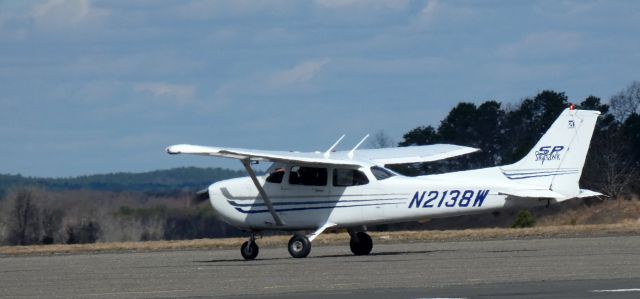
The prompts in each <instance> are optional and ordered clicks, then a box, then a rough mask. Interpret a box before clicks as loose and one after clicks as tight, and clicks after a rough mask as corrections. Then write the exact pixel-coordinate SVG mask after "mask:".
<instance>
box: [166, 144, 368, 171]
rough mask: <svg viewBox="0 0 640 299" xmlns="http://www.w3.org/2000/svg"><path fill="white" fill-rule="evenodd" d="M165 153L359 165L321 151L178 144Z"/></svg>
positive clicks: (168, 148)
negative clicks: (288, 150)
mask: <svg viewBox="0 0 640 299" xmlns="http://www.w3.org/2000/svg"><path fill="white" fill-rule="evenodd" d="M167 153H169V154H172V155H175V154H192V155H202V156H213V157H224V158H233V159H239V160H246V159H249V160H266V161H272V162H284V163H290V162H302V163H309V164H333V165H350V166H360V165H361V164H360V163H358V162H357V161H352V160H346V159H339V158H325V157H324V156H323V154H322V153H319V152H318V153H316V152H304V153H301V152H286V151H263V150H252V149H240V148H219V147H210V146H200V145H190V144H178V145H172V146H170V147H167Z"/></svg>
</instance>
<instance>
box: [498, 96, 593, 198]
mask: <svg viewBox="0 0 640 299" xmlns="http://www.w3.org/2000/svg"><path fill="white" fill-rule="evenodd" d="M598 115H600V112H598V111H592V110H570V109H568V108H567V109H565V110H564V111H563V112H562V114H560V116H559V117H558V118H557V119H556V121H555V122H553V124H552V125H551V127H550V128H549V130H548V131H547V132H546V133H545V134H544V135H543V136H542V138H541V139H540V140H539V141H538V143H537V144H536V145H535V146H534V147H533V149H531V151H530V152H529V153H528V154H527V155H526V156H525V157H524V158H523V159H522V160H520V161H518V162H516V163H514V164H511V165H506V166H502V167H501V170H502V172H503V173H504V175H505V176H506V177H508V178H509V179H511V180H514V181H517V182H519V183H522V184H527V185H532V186H537V187H543V188H545V189H547V188H548V189H549V190H551V191H554V192H557V193H560V194H562V195H564V196H566V197H567V198H571V197H580V187H579V186H578V181H579V180H580V175H581V174H582V167H583V166H584V161H585V159H586V157H587V151H588V149H589V143H590V141H591V137H592V135H593V130H594V127H595V124H596V120H597V119H598Z"/></svg>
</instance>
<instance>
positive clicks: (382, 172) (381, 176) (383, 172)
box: [371, 166, 395, 181]
mask: <svg viewBox="0 0 640 299" xmlns="http://www.w3.org/2000/svg"><path fill="white" fill-rule="evenodd" d="M371 173H373V176H374V177H376V179H378V181H382V180H385V179H388V178H390V177H392V176H394V175H395V174H394V173H393V172H391V171H389V170H387V169H384V168H382V167H379V166H373V167H371Z"/></svg>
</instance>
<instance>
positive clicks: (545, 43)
mask: <svg viewBox="0 0 640 299" xmlns="http://www.w3.org/2000/svg"><path fill="white" fill-rule="evenodd" d="M580 45H581V35H580V34H578V33H576V32H569V31H545V32H534V33H531V34H528V35H526V36H525V37H524V38H522V39H520V40H519V41H516V42H513V43H509V44H505V45H503V46H501V47H500V48H498V51H497V53H498V55H500V56H501V57H502V58H507V59H512V58H521V57H523V56H526V57H529V58H531V57H544V56H556V55H560V54H567V53H573V52H574V51H575V50H576V49H578V48H579V47H580Z"/></svg>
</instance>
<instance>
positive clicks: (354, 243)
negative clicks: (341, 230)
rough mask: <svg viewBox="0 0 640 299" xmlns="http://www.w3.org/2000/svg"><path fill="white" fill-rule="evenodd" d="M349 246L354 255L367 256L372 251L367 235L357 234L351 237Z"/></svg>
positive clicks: (371, 242)
mask: <svg viewBox="0 0 640 299" xmlns="http://www.w3.org/2000/svg"><path fill="white" fill-rule="evenodd" d="M349 246H350V247H351V252H353V254H354V255H368V254H369V253H371V249H373V241H372V240H371V237H370V236H369V234H367V233H365V232H357V233H355V234H352V235H351V241H350V242H349Z"/></svg>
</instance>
